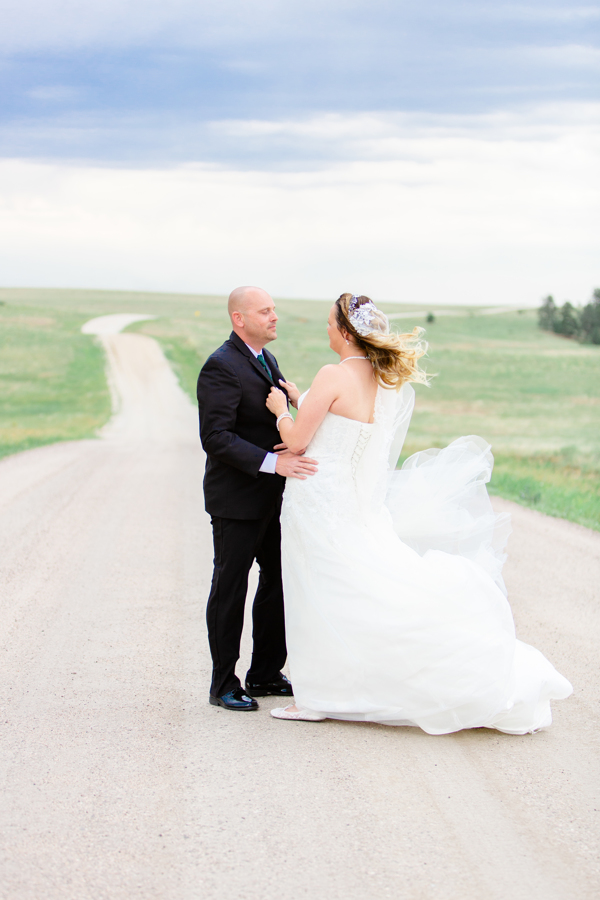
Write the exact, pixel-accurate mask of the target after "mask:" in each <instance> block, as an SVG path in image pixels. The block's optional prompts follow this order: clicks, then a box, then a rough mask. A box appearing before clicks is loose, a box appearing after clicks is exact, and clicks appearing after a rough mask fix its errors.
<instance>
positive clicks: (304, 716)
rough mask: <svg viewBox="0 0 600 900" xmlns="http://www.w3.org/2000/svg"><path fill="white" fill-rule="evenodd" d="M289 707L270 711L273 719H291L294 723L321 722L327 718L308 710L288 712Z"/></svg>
mask: <svg viewBox="0 0 600 900" xmlns="http://www.w3.org/2000/svg"><path fill="white" fill-rule="evenodd" d="M290 709H291V706H286V707H285V708H284V707H282V706H280V707H278V708H277V709H272V710H271V715H272V716H273V718H274V719H293V720H294V721H296V722H323V721H325V719H326V718H327V716H322V715H321V714H320V713H317V712H312V711H311V710H310V709H298V710H296V712H289V710H290Z"/></svg>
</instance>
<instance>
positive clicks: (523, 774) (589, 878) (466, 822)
mask: <svg viewBox="0 0 600 900" xmlns="http://www.w3.org/2000/svg"><path fill="white" fill-rule="evenodd" d="M109 319H110V320H112V321H110V322H109V321H108V320H109ZM128 321H131V317H130V318H129V319H128V320H125V319H120V320H119V319H115V317H102V318H101V319H97V320H94V323H93V324H91V325H90V324H89V323H88V327H87V329H85V327H84V330H87V332H88V333H94V334H97V335H98V337H99V339H101V340H102V342H103V343H104V346H105V348H106V352H107V357H108V361H109V377H110V382H111V385H112V390H113V396H114V401H115V415H114V417H113V419H112V421H111V423H110V424H109V426H107V427H106V428H105V429H104V431H103V433H102V436H101V439H99V440H88V441H79V442H72V443H64V444H57V445H54V446H51V447H43V448H39V449H36V450H31V451H27V452H25V453H21V454H18V455H16V456H13V457H9V458H8V459H5V460H3V461H2V462H0V579H1V585H2V589H1V595H0V662H1V667H2V669H1V673H0V676H1V677H0V691H1V693H2V700H1V701H0V707H1V713H2V715H1V718H0V723H1V741H2V752H1V757H0V766H1V769H0V776H1V779H2V795H3V800H2V803H1V804H0V840H1V844H2V859H1V862H0V896H1V897H2V898H10V900H88V898H89V900H153V898H156V900H196V898H197V900H200V898H201V900H213V898H214V900H222V898H227V900H229V898H236V900H237V898H240V900H282V898H286V900H300V898H311V900H312V898H319V900H338V898H339V900H370V898H374V900H381V898H386V897H389V898H402V900H430V898H431V900H470V898H473V900H481V898H483V897H485V898H486V900H508V898H510V900H521V898H522V900H538V898H539V900H572V898H574V897H576V898H578V900H587V898H589V900H592V898H594V900H595V898H597V897H598V896H599V895H600V875H599V854H598V843H599V840H598V838H599V828H598V821H599V819H600V797H599V790H600V779H599V774H600V772H599V768H600V767H599V751H598V724H597V723H598V709H599V700H600V696H599V694H600V691H599V681H600V679H599V675H598V663H597V659H598V646H599V644H600V604H599V603H598V592H599V590H598V585H599V584H600V534H597V533H595V532H592V531H588V530H586V529H584V528H581V527H580V526H577V525H573V524H571V523H568V522H563V521H560V520H556V519H550V518H548V517H545V516H542V515H540V514H537V513H535V512H533V511H531V510H527V509H522V508H520V507H518V506H515V505H514V504H511V503H508V502H507V501H500V500H497V501H495V504H496V505H497V506H498V508H501V509H509V510H510V511H511V512H512V513H513V516H514V532H513V535H512V538H511V541H510V544H509V561H508V563H507V566H506V580H507V584H508V587H509V596H510V599H511V602H512V604H513V608H514V612H515V618H516V621H517V628H518V632H519V636H520V637H521V638H522V639H524V640H526V641H530V642H531V643H533V644H535V645H536V646H537V647H539V649H540V650H542V651H543V652H544V653H545V654H546V655H547V656H548V657H549V658H550V659H551V660H552V662H553V663H554V664H555V665H556V666H557V667H558V669H559V670H560V671H561V672H563V673H564V674H565V675H566V676H567V677H568V678H569V679H570V680H571V681H572V682H573V685H574V688H575V693H574V695H573V697H571V698H570V699H569V700H567V701H564V702H562V703H559V704H556V707H555V722H554V725H553V726H552V728H550V729H549V730H547V731H545V732H542V733H540V734H537V735H529V736H526V737H510V736H508V735H503V734H498V733H496V732H493V731H486V730H484V729H482V730H477V731H471V732H463V733H459V734H456V735H449V736H444V737H430V736H428V735H426V734H422V733H421V732H419V731H418V730H417V729H414V728H385V727H383V726H377V725H366V724H354V723H343V722H323V723H296V722H280V721H277V720H274V719H272V718H271V717H270V716H269V708H270V707H272V706H276V705H278V703H279V701H278V700H277V698H272V699H269V698H267V699H266V700H263V701H261V709H260V710H259V712H258V713H252V714H250V715H242V714H236V713H230V712H227V711H225V710H222V709H216V708H215V707H212V706H209V705H208V702H207V699H208V696H207V695H208V684H209V671H210V658H209V654H208V647H207V641H206V633H205V625H204V607H205V601H206V597H207V593H208V587H209V581H210V576H211V557H212V552H211V537H210V524H209V521H208V518H207V516H206V514H205V513H204V511H203V499H202V474H203V457H202V453H201V450H200V446H199V442H198V433H197V432H198V430H197V418H196V412H195V409H194V408H193V406H192V404H191V403H190V401H189V399H188V398H187V397H186V395H185V394H184V393H183V391H182V390H181V389H180V387H179V385H178V383H177V381H176V379H175V377H174V375H173V373H172V371H171V369H170V367H169V366H168V364H167V362H166V360H165V358H164V356H163V354H162V352H161V350H160V348H159V347H158V345H157V344H156V342H154V341H153V340H151V339H150V338H148V337H145V336H142V335H137V334H120V333H118V332H119V331H120V329H121V328H122V327H123V326H124V324H127V323H128ZM249 652H250V645H249V639H248V630H246V633H245V638H244V646H243V653H242V661H241V664H240V671H241V672H243V671H245V669H244V665H247V663H248V658H249Z"/></svg>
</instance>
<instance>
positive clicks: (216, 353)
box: [202, 338, 240, 370]
mask: <svg viewBox="0 0 600 900" xmlns="http://www.w3.org/2000/svg"><path fill="white" fill-rule="evenodd" d="M239 357H240V352H239V350H238V349H237V347H236V346H235V344H234V343H233V341H232V340H231V339H230V338H228V339H227V340H226V341H225V342H224V343H223V344H221V346H220V347H217V349H216V350H213V352H212V353H211V354H210V356H209V357H208V359H207V360H206V362H205V363H204V365H203V367H202V369H203V370H204V369H211V368H215V367H217V368H219V367H220V366H224V367H227V368H230V367H231V366H232V365H234V364H235V363H236V362H237V361H238V358H239Z"/></svg>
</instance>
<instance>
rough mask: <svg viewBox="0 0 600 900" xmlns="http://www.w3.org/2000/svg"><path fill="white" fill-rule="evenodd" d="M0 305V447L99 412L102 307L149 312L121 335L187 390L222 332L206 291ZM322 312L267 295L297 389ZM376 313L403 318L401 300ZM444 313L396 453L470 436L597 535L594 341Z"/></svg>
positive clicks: (555, 510) (60, 430) (418, 313)
mask: <svg viewBox="0 0 600 900" xmlns="http://www.w3.org/2000/svg"><path fill="white" fill-rule="evenodd" d="M0 301H4V304H5V305H4V306H0V316H1V318H0V325H1V327H2V347H3V352H2V363H1V368H0V376H1V377H2V378H3V379H4V384H3V387H4V390H3V393H2V400H1V401H0V452H2V453H8V452H15V451H16V450H18V449H22V448H24V447H27V446H34V445H36V444H40V443H49V442H51V441H55V440H65V439H70V438H72V437H84V436H89V435H91V434H93V433H94V431H95V429H97V427H98V426H99V425H100V424H102V423H103V422H104V421H106V419H107V417H108V414H109V400H108V392H107V391H106V388H105V386H104V379H103V360H102V357H101V353H100V351H99V348H98V347H97V346H96V345H95V344H94V342H93V340H91V339H90V338H86V337H83V336H81V335H80V334H79V328H80V326H81V324H82V323H83V322H84V321H86V319H88V318H91V317H92V316H95V315H102V314H104V313H111V312H144V313H151V314H154V315H156V316H158V317H159V318H157V319H155V320H152V321H147V322H142V323H138V324H136V325H134V326H132V328H131V329H130V330H135V331H138V332H141V333H144V334H148V335H150V336H152V337H155V338H157V339H158V340H159V342H160V343H161V344H162V346H163V347H164V349H165V352H166V354H167V356H168V357H169V358H170V360H171V361H172V363H173V366H174V368H175V370H176V372H177V374H178V376H179V378H180V380H181V383H182V385H183V387H184V388H185V390H186V391H187V392H188V393H189V394H190V396H192V397H194V396H195V387H196V378H197V375H198V370H199V368H200V366H201V364H202V362H203V361H204V359H205V358H206V356H207V355H208V354H209V353H210V352H211V351H212V350H213V349H214V348H215V347H217V346H218V345H219V344H220V343H221V342H222V341H223V340H224V339H225V338H226V337H227V335H228V334H229V323H228V319H227V315H226V311H225V303H224V301H223V299H222V298H216V297H202V296H192V295H169V294H144V293H117V292H107V291H40V290H31V291H7V290H5V291H0ZM328 308H329V304H327V303H321V302H313V301H279V302H278V312H279V314H280V324H279V334H280V337H279V339H278V341H277V343H276V344H273V345H272V348H271V349H272V350H273V351H274V352H275V354H276V356H277V357H278V359H279V362H280V364H281V366H282V368H283V370H284V372H285V374H286V376H287V377H288V378H291V379H292V380H293V381H296V382H297V383H298V385H299V386H300V387H302V388H306V387H308V386H309V384H310V382H311V380H312V377H313V376H314V373H315V372H316V371H317V369H318V368H319V367H320V366H321V365H323V364H324V363H326V362H332V361H334V356H333V354H332V353H331V351H330V350H329V348H328V345H327V337H326V332H325V320H326V317H327V311H328ZM385 309H386V312H388V313H389V314H392V315H393V314H394V312H396V313H402V315H403V316H404V314H405V313H406V312H407V311H408V310H411V307H407V306H400V305H395V306H394V305H391V304H390V305H388V304H386V306H385ZM412 310H413V317H409V318H404V317H403V318H399V319H397V320H396V321H395V327H397V328H401V330H408V329H410V328H412V326H413V325H425V312H426V310H424V309H423V308H422V307H421V308H419V307H418V306H414V307H412ZM454 312H455V313H458V315H453V316H450V315H448V316H438V317H437V318H436V321H435V322H434V323H433V324H431V325H429V326H427V329H428V330H427V338H428V340H429V342H430V352H429V359H428V360H427V369H428V370H429V371H431V372H436V373H437V377H436V378H435V379H434V380H433V383H432V387H431V388H429V389H426V388H421V387H418V388H417V407H416V411H415V415H414V418H413V424H412V427H411V430H410V432H409V436H408V440H407V445H406V448H405V449H406V454H405V455H407V454H410V453H413V452H415V451H416V450H420V449H423V448H425V447H430V446H443V445H445V444H447V443H449V442H450V441H451V440H453V439H454V438H456V437H458V436H459V435H461V434H473V433H474V434H480V435H482V436H483V437H485V438H486V439H487V440H489V441H490V443H491V444H492V445H493V449H494V454H495V457H496V467H495V472H494V478H493V481H492V485H491V490H492V491H493V492H495V493H498V494H500V495H501V496H504V497H507V498H509V499H513V500H516V501H517V502H519V503H521V504H523V505H526V506H531V507H533V508H536V509H539V510H540V511H542V512H546V513H549V514H550V515H555V516H560V517H563V518H567V519H571V520H572V521H575V522H579V523H581V524H583V525H586V526H588V527H590V528H595V529H598V530H600V347H593V346H582V345H580V344H577V343H574V342H571V341H567V340H565V339H564V338H561V337H558V336H555V335H552V334H549V333H545V332H541V331H540V330H539V329H538V328H537V321H536V315H535V313H534V312H532V311H527V312H523V313H518V312H511V313H504V314H500V315H480V314H478V311H474V310H468V309H462V310H461V309H455V310H454ZM44 323H45V324H44ZM50 323H51V324H50ZM5 326H6V328H5Z"/></svg>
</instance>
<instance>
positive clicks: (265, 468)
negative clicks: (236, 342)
mask: <svg viewBox="0 0 600 900" xmlns="http://www.w3.org/2000/svg"><path fill="white" fill-rule="evenodd" d="M244 343H246V342H245V341H244ZM246 347H247V348H248V350H249V351H250V352H251V353H253V354H254V356H255V358H256V359H258V357H259V356H260V354H261V353H262V350H258V351H257V350H255V349H254V347H251V346H250V344H246ZM263 350H264V347H263ZM263 358H264V357H263ZM265 362H266V360H265ZM276 465H277V454H276V453H269V452H267V455H266V456H265V458H264V459H263V461H262V463H261V466H260V469H259V470H258V471H259V472H267V474H269V475H275V466H276Z"/></svg>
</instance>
